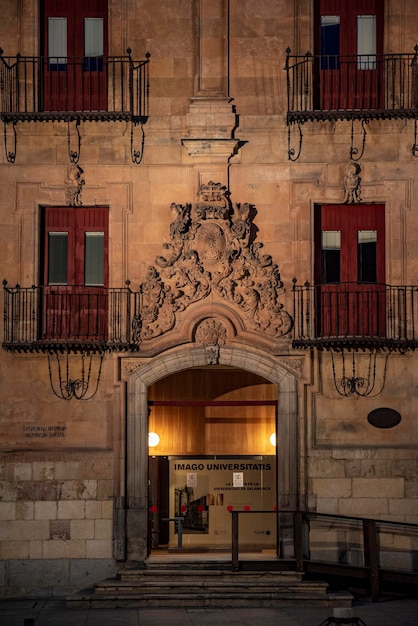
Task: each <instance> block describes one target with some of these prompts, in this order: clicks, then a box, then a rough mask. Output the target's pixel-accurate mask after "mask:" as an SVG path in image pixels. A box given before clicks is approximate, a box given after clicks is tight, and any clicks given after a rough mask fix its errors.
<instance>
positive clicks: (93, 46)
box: [42, 0, 108, 111]
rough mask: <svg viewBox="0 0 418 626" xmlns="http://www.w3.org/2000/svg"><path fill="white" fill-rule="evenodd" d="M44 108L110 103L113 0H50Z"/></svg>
mask: <svg viewBox="0 0 418 626" xmlns="http://www.w3.org/2000/svg"><path fill="white" fill-rule="evenodd" d="M42 6H43V11H42V32H43V55H44V63H43V81H44V90H43V96H44V102H43V110H44V111H105V110H106V109H107V66H106V57H107V54H108V37H107V29H108V7H107V0H44V2H43V5H42Z"/></svg>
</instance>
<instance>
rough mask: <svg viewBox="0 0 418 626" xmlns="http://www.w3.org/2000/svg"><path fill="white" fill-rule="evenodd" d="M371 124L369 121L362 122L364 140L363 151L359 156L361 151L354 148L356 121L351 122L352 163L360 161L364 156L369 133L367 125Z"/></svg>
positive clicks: (363, 120)
mask: <svg viewBox="0 0 418 626" xmlns="http://www.w3.org/2000/svg"><path fill="white" fill-rule="evenodd" d="M368 123H369V120H368V119H362V120H361V129H362V132H363V139H362V145H361V151H360V154H359V149H358V148H357V147H356V146H354V119H352V120H351V147H350V159H351V160H352V161H360V159H361V157H362V156H363V154H364V148H365V145H366V135H367V131H366V124H368Z"/></svg>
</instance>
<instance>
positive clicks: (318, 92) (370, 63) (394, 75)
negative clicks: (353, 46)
mask: <svg viewBox="0 0 418 626" xmlns="http://www.w3.org/2000/svg"><path fill="white" fill-rule="evenodd" d="M286 52H287V57H286V67H285V69H286V73H287V123H288V124H293V123H304V122H306V121H321V120H338V119H340V120H353V119H360V120H365V119H367V120H371V119H397V118H407V119H416V118H417V116H418V111H417V106H418V45H416V46H415V52H414V53H411V54H385V55H381V56H379V55H373V56H371V55H370V56H367V55H363V56H342V55H338V56H324V55H322V56H321V55H313V54H310V53H309V52H307V53H306V54H305V55H303V56H301V55H292V54H291V50H290V48H288V49H287V51H286Z"/></svg>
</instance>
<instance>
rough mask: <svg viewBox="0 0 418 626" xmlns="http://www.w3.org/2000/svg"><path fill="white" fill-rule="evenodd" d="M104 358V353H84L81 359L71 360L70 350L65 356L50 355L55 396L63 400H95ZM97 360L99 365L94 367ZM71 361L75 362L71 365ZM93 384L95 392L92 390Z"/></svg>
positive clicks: (50, 378)
mask: <svg viewBox="0 0 418 626" xmlns="http://www.w3.org/2000/svg"><path fill="white" fill-rule="evenodd" d="M53 357H55V358H53ZM103 357H104V352H99V353H98V354H95V353H93V352H83V353H82V355H81V357H80V356H75V355H74V356H72V357H71V359H70V355H69V351H68V350H67V351H66V352H65V354H64V355H61V354H60V353H59V352H56V353H54V354H50V353H48V372H49V382H50V384H51V389H52V391H53V393H54V395H56V396H57V398H60V399H61V400H71V398H74V399H75V400H91V399H92V398H94V396H95V395H96V393H97V390H98V388H99V382H100V376H101V372H102V363H103ZM95 358H96V361H97V363H96V365H95V366H94V359H95ZM80 359H81V360H80ZM70 360H72V361H73V362H72V363H71V362H70ZM77 361H78V363H77ZM93 381H94V382H93ZM92 382H93V385H94V388H93V390H92V389H91V383H92Z"/></svg>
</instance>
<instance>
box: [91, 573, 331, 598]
mask: <svg viewBox="0 0 418 626" xmlns="http://www.w3.org/2000/svg"><path fill="white" fill-rule="evenodd" d="M327 587H328V585H327V584H326V583H323V582H292V581H288V582H284V581H280V582H278V581H272V580H257V579H254V580H251V579H250V580H246V579H244V580H242V579H239V578H237V579H236V580H234V579H232V578H228V580H221V579H218V580H214V579H213V578H212V579H204V578H202V577H199V578H197V579H192V580H190V579H189V580H187V581H186V580H173V579H172V578H171V579H164V580H149V579H144V580H143V581H141V583H139V584H135V581H123V580H119V579H109V580H105V581H103V582H102V583H100V584H98V585H96V586H95V588H94V589H95V593H96V594H119V593H124V594H127V593H132V594H137V593H138V592H141V593H142V592H147V593H152V592H154V591H157V592H158V591H159V590H161V589H163V590H164V593H166V594H175V593H197V592H199V591H201V590H204V591H210V592H213V593H217V592H219V591H221V592H225V593H235V592H238V593H239V592H243V593H244V592H245V593H257V592H258V591H260V592H263V593H265V592H275V593H276V592H277V593H278V592H280V593H287V592H289V593H297V592H302V591H303V592H308V593H310V594H324V593H326V591H327Z"/></svg>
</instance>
